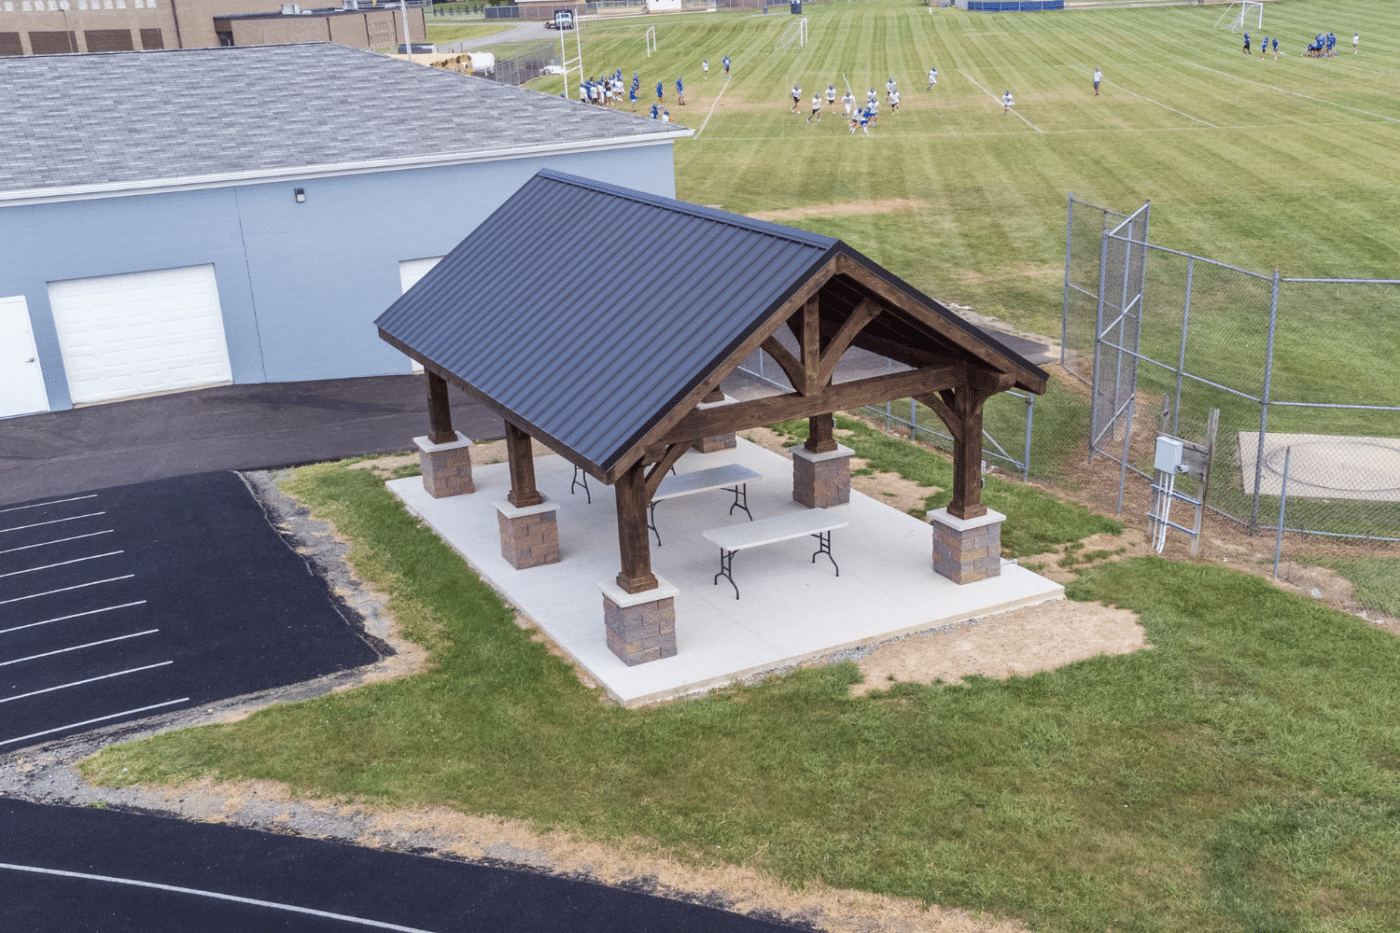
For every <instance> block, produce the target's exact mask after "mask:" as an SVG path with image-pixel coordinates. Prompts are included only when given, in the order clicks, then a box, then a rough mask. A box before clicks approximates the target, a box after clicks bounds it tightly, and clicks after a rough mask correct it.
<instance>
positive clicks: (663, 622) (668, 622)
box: [598, 577, 680, 667]
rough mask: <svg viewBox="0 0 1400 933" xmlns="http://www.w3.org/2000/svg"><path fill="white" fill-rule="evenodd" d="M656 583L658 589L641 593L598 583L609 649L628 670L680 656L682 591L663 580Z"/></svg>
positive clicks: (658, 578) (657, 580)
mask: <svg viewBox="0 0 1400 933" xmlns="http://www.w3.org/2000/svg"><path fill="white" fill-rule="evenodd" d="M656 583H657V587H656V589H654V590H645V591H643V592H641V593H628V592H626V591H625V590H623V589H621V588H619V587H618V586H617V585H616V584H614V583H599V584H598V588H599V589H601V590H602V591H603V622H604V624H605V625H606V626H607V629H608V649H609V650H610V651H612V653H613V654H615V655H617V656H618V657H619V658H621V659H622V662H623V663H624V664H626V665H627V666H628V667H632V666H633V665H635V664H645V663H646V662H648V661H659V660H661V659H662V658H670V657H674V656H675V654H676V594H677V593H679V592H680V590H678V589H676V588H675V587H674V586H672V585H671V584H669V583H667V582H666V581H665V580H663V579H661V578H660V577H657V578H656Z"/></svg>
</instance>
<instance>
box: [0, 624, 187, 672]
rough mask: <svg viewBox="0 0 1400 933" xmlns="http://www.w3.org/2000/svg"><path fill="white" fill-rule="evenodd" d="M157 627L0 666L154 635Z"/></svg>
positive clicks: (12, 661) (5, 662) (19, 659)
mask: <svg viewBox="0 0 1400 933" xmlns="http://www.w3.org/2000/svg"><path fill="white" fill-rule="evenodd" d="M159 631H160V629H158V628H148V629H146V630H145V631H144V632H132V633H131V634H130V635H118V636H116V637H115V638H104V639H102V640H101V641H90V642H88V643H87V644H85V645H74V646H73V647H71V648H57V649H55V650H53V651H45V652H44V653H43V654H31V655H28V656H26V657H23V658H14V659H13V660H10V661H0V667H7V666H9V665H11V664H22V663H23V662H25V661H37V660H39V659H40V658H49V657H53V656H54V655H56V654H66V653H67V652H69V651H81V650H82V649H84V648H96V647H97V646H98V645H110V644H111V643H112V642H114V641H126V640H127V639H128V638H140V637H141V636H142V635H154V634H155V633H156V632H159Z"/></svg>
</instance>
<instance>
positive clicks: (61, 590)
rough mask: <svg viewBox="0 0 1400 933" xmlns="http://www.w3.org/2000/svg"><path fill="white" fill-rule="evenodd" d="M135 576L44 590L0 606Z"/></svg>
mask: <svg viewBox="0 0 1400 933" xmlns="http://www.w3.org/2000/svg"><path fill="white" fill-rule="evenodd" d="M135 576H136V574H134V573H128V574H124V575H122V576H120V577H108V578H107V579H105V580H93V581H92V582H91V583H78V584H75V585H73V586H65V587H63V588H62V589H58V590H45V591H44V592H42V593H30V594H29V595H28V596H16V597H15V598H14V599H0V606H4V605H7V604H9V603H18V602H23V601H24V600H26V599H37V598H39V597H40V596H52V595H53V594H55V593H67V592H68V591H69V590H81V589H82V588H83V587H85V586H97V585H98V584H99V583H115V582H116V581H118V580H130V579H131V578H133V577H135Z"/></svg>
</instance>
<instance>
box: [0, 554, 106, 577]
mask: <svg viewBox="0 0 1400 933" xmlns="http://www.w3.org/2000/svg"><path fill="white" fill-rule="evenodd" d="M125 553H126V551H108V552H107V553H105V554H92V555H89V556H88V557H75V558H73V559H72V560H61V561H59V562H58V563H56V564H41V565H39V566H38V567H26V568H25V569H23V570H11V571H10V572H9V573H0V578H4V577H17V576H19V575H20V574H22V573H33V572H34V571H36V570H52V569H53V568H54V567H67V566H68V565H69V564H81V563H82V562H83V561H85V560H97V559H98V558H99V557H115V556H117V555H118V554H125Z"/></svg>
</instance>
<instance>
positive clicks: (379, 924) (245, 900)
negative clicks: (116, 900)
mask: <svg viewBox="0 0 1400 933" xmlns="http://www.w3.org/2000/svg"><path fill="white" fill-rule="evenodd" d="M0 869H7V870H9V871H24V872H33V873H34V874H39V875H56V876H58V877H60V878H78V879H81V880H83V881H104V882H106V883H108V884H125V885H130V886H132V887H136V888H149V889H151V890H155V891H169V892H171V893H172V894H193V895H195V896H196V897H208V898H213V899H215V900H220V901H232V902H233V903H235V904H250V905H252V906H254V907H268V908H271V909H272V910H285V911H289V912H291V913H296V914H305V915H307V916H310V917H324V918H325V919H327V920H339V921H341V922H343V923H354V924H358V925H359V926H365V927H373V928H374V929H376V930H398V931H399V933H431V931H429V930H424V929H422V928H420V927H406V926H401V925H400V924H397V923H385V922H384V921H382V920H367V919H365V918H364V917H352V916H350V915H349V914H336V913H331V912H330V911H327V910H315V909H313V908H311V907H298V906H296V905H295V904H279V903H277V902H276V901H263V900H258V899H257V898H254V897H239V896H238V895H236V894H223V893H221V892H219V891H203V890H200V889H199V888H182V887H179V886H177V885H173V884H158V883H157V882H154V881H137V880H136V879H134V878H113V877H112V876H110V875H91V874H88V873H87V872H81V871H62V870H60V869H57V868H37V867H35V866H33V865H11V864H9V863H6V862H0Z"/></svg>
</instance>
